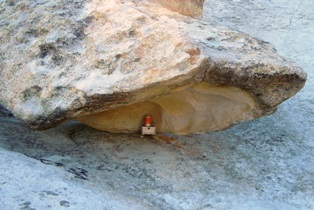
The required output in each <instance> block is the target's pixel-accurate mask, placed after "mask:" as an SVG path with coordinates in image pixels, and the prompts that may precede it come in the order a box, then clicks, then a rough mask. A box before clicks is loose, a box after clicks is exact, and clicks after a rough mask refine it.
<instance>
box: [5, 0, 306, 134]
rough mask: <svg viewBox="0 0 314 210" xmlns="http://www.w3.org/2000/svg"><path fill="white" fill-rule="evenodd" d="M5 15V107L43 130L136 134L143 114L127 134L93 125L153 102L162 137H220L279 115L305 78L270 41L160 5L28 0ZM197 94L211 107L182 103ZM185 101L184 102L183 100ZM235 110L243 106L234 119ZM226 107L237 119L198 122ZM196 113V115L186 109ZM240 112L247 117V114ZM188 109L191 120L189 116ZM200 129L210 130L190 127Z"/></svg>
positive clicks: (8, 8) (9, 8) (97, 0)
mask: <svg viewBox="0 0 314 210" xmlns="http://www.w3.org/2000/svg"><path fill="white" fill-rule="evenodd" d="M4 4H6V3H4ZM5 8H6V9H5V10H4V11H2V14H1V20H2V24H1V26H0V27H1V28H0V29H1V30H0V35H1V36H0V37H1V38H0V44H1V48H0V69H1V72H0V74H1V80H0V102H1V103H2V104H4V105H5V106H6V107H7V108H8V109H9V110H10V111H12V112H13V113H14V115H15V116H17V117H18V118H20V119H22V120H24V121H25V122H26V123H27V124H28V125H29V126H30V127H31V128H34V129H48V128H51V127H55V126H57V125H59V124H61V123H63V122H65V121H67V120H71V119H79V120H81V121H83V122H85V123H87V124H90V125H91V126H94V127H96V128H98V129H103V130H108V131H112V132H135V131H136V129H138V128H136V129H134V128H129V127H130V125H131V124H133V123H135V122H138V121H139V120H138V119H140V118H141V117H142V116H138V117H136V120H135V121H134V120H133V121H132V120H130V121H129V123H128V126H129V127H127V126H126V127H125V128H123V126H122V127H121V129H120V128H119V129H117V128H116V127H115V128H108V127H106V126H105V125H104V127H101V126H99V125H93V124H91V123H90V122H91V121H94V122H96V119H93V118H92V117H96V118H97V119H98V118H99V116H102V117H101V118H102V121H103V123H104V124H106V123H107V124H108V122H109V121H108V120H109V118H110V117H109V115H106V114H108V113H111V115H113V114H112V113H115V111H114V110H120V111H119V112H117V113H122V112H121V109H125V110H129V109H130V108H132V107H134V106H137V105H138V107H150V106H149V105H147V104H151V105H152V107H155V108H156V107H159V108H156V109H154V108H152V107H150V108H147V109H148V110H152V111H153V110H158V109H159V111H156V112H158V113H159V115H158V114H157V115H158V116H156V119H160V121H159V122H157V123H159V124H158V127H159V128H160V130H161V131H168V132H174V133H178V134H186V133H190V132H204V131H212V130H220V129H224V128H227V127H228V126H231V125H233V124H235V123H238V122H241V121H245V120H250V119H254V118H257V117H260V116H263V115H267V114H270V113H272V112H273V111H274V110H275V109H276V107H277V106H278V104H280V103H281V102H283V101H284V100H286V99H288V98H289V97H291V96H293V95H294V94H296V93H297V92H298V91H299V90H300V89H301V88H302V87H303V86H304V83H305V81H306V74H305V73H304V72H303V71H302V69H300V68H299V67H297V66H296V65H295V64H294V63H293V62H291V61H289V60H287V59H285V58H283V57H281V56H280V55H278V53H277V52H276V50H275V49H274V47H273V46H272V45H271V44H269V43H266V42H264V41H262V40H259V39H256V38H253V37H251V36H249V35H247V34H243V33H241V32H238V31H233V30H230V29H228V28H225V27H219V26H215V25H213V24H210V23H206V22H203V21H200V20H197V19H194V18H191V17H187V16H183V15H180V14H178V13H174V12H172V11H170V10H167V9H165V8H163V7H162V6H158V5H157V4H154V5H153V6H152V4H150V3H147V2H142V1H138V2H137V1H123V0H120V1H119V0H108V1H101V0H92V1H88V2H86V1H83V0H82V1H76V3H73V2H66V3H63V4H56V3H54V2H53V1H48V2H41V3H36V2H33V1H31V0H23V1H20V2H18V3H16V4H12V5H5ZM204 87H207V89H208V90H207V91H204ZM205 89H206V88H205ZM189 94H190V95H191V96H193V97H196V98H197V97H199V98H202V97H204V103H203V102H202V103H199V104H198V105H196V104H195V103H194V107H193V106H192V105H191V103H192V101H191V100H187V101H186V102H182V99H183V98H184V97H183V96H185V95H189ZM230 94H231V95H234V96H238V97H239V99H240V100H238V99H237V98H235V97H231V95H230ZM179 95H180V96H181V100H175V98H177V97H178V96H179ZM213 96H217V97H218V98H219V97H220V99H221V98H222V100H220V99H219V100H218V98H216V99H213ZM165 98H167V100H168V101H169V100H170V99H169V98H174V99H173V101H172V102H173V103H174V104H175V103H178V104H179V105H178V107H179V108H178V110H181V112H179V111H178V112H177V115H174V112H173V107H172V105H170V106H167V105H165V104H166V103H165ZM167 100H166V101H167ZM171 100H172V99H171ZM241 100H242V101H243V102H245V103H244V104H246V105H243V104H242V105H243V106H242V105H241V103H240V101H241ZM196 101H202V100H196ZM211 101H217V104H214V105H213V103H211ZM187 102H188V103H187ZM238 102H239V103H238ZM233 103H237V105H234V106H235V107H237V108H236V111H234V112H232V107H233V105H232V104H233ZM221 104H225V109H221V110H225V111H224V112H227V111H226V110H229V112H230V110H231V113H233V114H231V113H229V114H228V115H230V116H231V117H230V118H227V119H225V118H223V117H225V116H224V115H227V114H224V113H222V114H221V115H217V116H216V115H215V114H217V113H218V111H212V113H214V114H213V115H211V116H212V117H211V116H209V115H206V116H207V117H204V119H205V118H206V119H207V120H208V121H210V122H215V121H217V122H219V123H220V124H217V125H215V124H211V123H210V122H205V121H204V119H203V118H202V120H200V121H199V122H196V121H195V120H197V119H200V118H199V117H198V116H199V114H202V113H201V112H200V113H199V112H194V115H193V116H192V114H191V113H192V112H191V110H193V109H194V110H198V109H200V106H202V109H200V110H203V111H204V110H206V109H207V110H216V109H217V107H222V105H221ZM228 104H229V105H230V104H231V106H229V105H228ZM142 105H143V106H142ZM189 106H191V107H192V108H193V109H192V108H191V109H188V108H186V109H184V108H182V107H189ZM203 106H205V107H206V108H205V107H203ZM195 107H198V108H195ZM228 107H229V108H230V109H229V108H228ZM139 110H140V109H139ZM169 110H170V111H169ZM171 110H172V111H171ZM239 110H240V111H239ZM241 110H245V111H243V113H242V114H241ZM184 111H187V113H190V115H189V117H186V118H182V113H184ZM137 112H138V110H137V111H135V113H137ZM128 113H130V112H128ZM171 113H172V115H171ZM178 113H181V114H178ZM234 113H238V114H237V115H235V116H233V115H234ZM144 114H145V113H142V114H141V115H144ZM187 115H188V114H187ZM114 116H116V117H115V119H118V118H119V117H120V116H117V115H114ZM176 116H177V117H176ZM178 116H179V117H178ZM204 116H205V115H204ZM106 118H107V120H106ZM171 118H173V119H174V120H173V121H171V120H170V121H169V120H168V121H167V119H171ZM180 118H181V120H182V119H185V121H186V123H185V124H184V125H182V126H181V127H180V126H177V128H178V129H177V128H174V127H176V126H171V125H173V124H175V122H176V121H178V120H176V119H180ZM213 119H214V120H213ZM224 120H225V122H224ZM99 123H100V124H101V122H99ZM99 123H98V124H99ZM138 123H139V122H138ZM193 123H194V124H202V125H205V126H204V128H202V129H199V126H189V125H191V124H193ZM109 124H110V123H109ZM118 124H119V123H118ZM120 124H121V123H120ZM120 124H119V125H120ZM122 125H123V123H122ZM163 125H164V127H162V126H163ZM166 125H167V126H166ZM135 126H138V127H139V126H140V125H135ZM206 126H207V127H208V129H206ZM131 127H132V126H131ZM179 127H180V129H179Z"/></svg>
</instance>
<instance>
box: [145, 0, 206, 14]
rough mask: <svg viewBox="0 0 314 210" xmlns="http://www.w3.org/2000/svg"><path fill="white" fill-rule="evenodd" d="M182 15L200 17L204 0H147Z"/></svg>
mask: <svg viewBox="0 0 314 210" xmlns="http://www.w3.org/2000/svg"><path fill="white" fill-rule="evenodd" d="M149 1H151V2H154V3H157V4H161V5H162V6H164V7H166V8H168V9H170V10H172V11H175V12H179V13H181V14H183V15H187V16H191V17H196V18H201V17H202V14H203V4H204V1H205V0H184V1H182V0H149Z"/></svg>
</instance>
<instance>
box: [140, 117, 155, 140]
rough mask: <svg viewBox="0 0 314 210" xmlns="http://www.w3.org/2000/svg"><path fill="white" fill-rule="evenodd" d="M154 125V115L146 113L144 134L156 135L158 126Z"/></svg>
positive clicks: (143, 127)
mask: <svg viewBox="0 0 314 210" xmlns="http://www.w3.org/2000/svg"><path fill="white" fill-rule="evenodd" d="M152 125H153V119H152V116H150V115H146V116H145V118H144V126H142V135H156V127H154V126H152Z"/></svg>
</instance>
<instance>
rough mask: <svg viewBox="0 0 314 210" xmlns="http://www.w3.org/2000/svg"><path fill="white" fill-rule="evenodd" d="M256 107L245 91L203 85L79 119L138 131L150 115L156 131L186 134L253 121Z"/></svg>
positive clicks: (108, 128)
mask: <svg viewBox="0 0 314 210" xmlns="http://www.w3.org/2000/svg"><path fill="white" fill-rule="evenodd" d="M255 107H256V104H255V101H254V99H253V98H252V97H251V96H250V95H249V94H248V93H246V92H245V91H242V90H240V89H238V88H235V87H230V86H214V85H211V84H208V83H205V82H202V83H199V84H196V85H193V86H190V87H185V88H183V89H182V88H180V90H175V91H173V92H172V93H170V94H168V95H163V96H160V97H157V98H155V99H153V100H149V101H144V102H140V103H136V104H133V105H130V106H124V107H120V108H117V109H113V110H108V111H105V112H101V113H96V114H92V115H88V116H84V117H81V118H79V119H78V120H79V121H81V122H83V123H85V124H87V125H89V126H91V127H93V128H96V129H100V130H104V131H110V132H126V133H128V132H139V131H140V128H141V126H142V124H143V119H144V116H145V115H147V114H150V115H152V117H153V122H154V126H156V127H157V131H158V132H172V133H175V134H180V135H184V134H188V133H197V132H205V131H214V130H221V129H224V128H227V127H229V126H230V125H232V124H234V123H235V122H240V121H244V120H248V119H252V118H253V113H254V110H255Z"/></svg>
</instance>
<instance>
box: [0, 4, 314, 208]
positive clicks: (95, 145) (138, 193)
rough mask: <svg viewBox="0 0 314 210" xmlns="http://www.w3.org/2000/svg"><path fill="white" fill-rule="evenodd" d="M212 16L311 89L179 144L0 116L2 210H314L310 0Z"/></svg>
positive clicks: (228, 8)
mask: <svg viewBox="0 0 314 210" xmlns="http://www.w3.org/2000/svg"><path fill="white" fill-rule="evenodd" d="M205 9H206V10H205V15H204V18H205V19H207V20H209V21H213V22H215V23H216V24H221V25H227V26H229V27H231V28H234V29H238V30H241V31H244V32H247V33H249V34H252V35H255V36H257V37H259V38H263V39H265V40H266V41H269V42H271V43H273V44H274V45H275V47H276V48H277V49H278V51H279V53H281V54H284V55H285V56H287V57H290V58H292V59H293V60H295V61H296V62H297V63H298V64H299V65H300V66H301V67H303V68H304V69H305V70H306V71H307V73H308V82H307V84H306V86H305V88H304V89H303V90H302V91H301V92H300V93H299V94H297V95H296V96H295V97H294V98H292V99H290V100H288V101H287V102H285V103H284V104H283V105H281V106H280V107H279V110H278V111H277V112H276V113H275V114H274V115H272V116H269V117H265V118H262V119H259V120H255V121H252V122H247V123H243V124H240V125H238V126H235V127H233V128H231V129H229V130H227V131H223V132H216V133H210V134H202V135H188V136H181V137H178V136H174V135H171V134H164V135H162V136H159V137H156V138H154V139H153V138H149V137H146V138H143V139H141V138H139V136H138V135H121V134H120V135H119V134H108V133H105V132H101V131H96V130H94V129H91V128H88V127H87V126H85V125H82V124H79V123H75V122H72V123H68V124H65V125H63V126H62V127H58V128H55V129H51V130H48V131H44V132H38V131H32V130H30V129H29V128H27V127H26V126H25V125H24V124H23V123H21V122H19V121H18V120H16V119H15V118H13V117H9V114H8V113H7V112H2V113H6V114H2V115H1V120H0V134H1V135H0V156H1V157H0V177H1V179H0V194H1V197H0V209H132V208H133V209H313V208H314V201H313V197H314V184H313V183H314V178H313V177H314V167H313V166H314V157H313V153H314V139H313V136H314V130H313V128H312V127H313V125H314V121H313V119H314V112H313V110H314V103H313V101H314V97H313V95H312V91H311V87H313V82H314V80H313V74H314V71H313V69H314V63H313V61H312V57H313V56H314V50H313V46H314V45H313V43H314V37H313V36H312V34H313V32H314V24H313V19H314V15H313V14H314V8H313V5H312V3H311V1H309V0H306V1H300V0H298V1H293V2H292V1H282V0H280V1H279V0H270V1H267V2H265V1H261V0H255V1H241V0H234V1H227V0H220V1H214V0H210V1H206V2H205ZM0 113H1V112H0ZM4 115H5V116H4Z"/></svg>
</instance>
